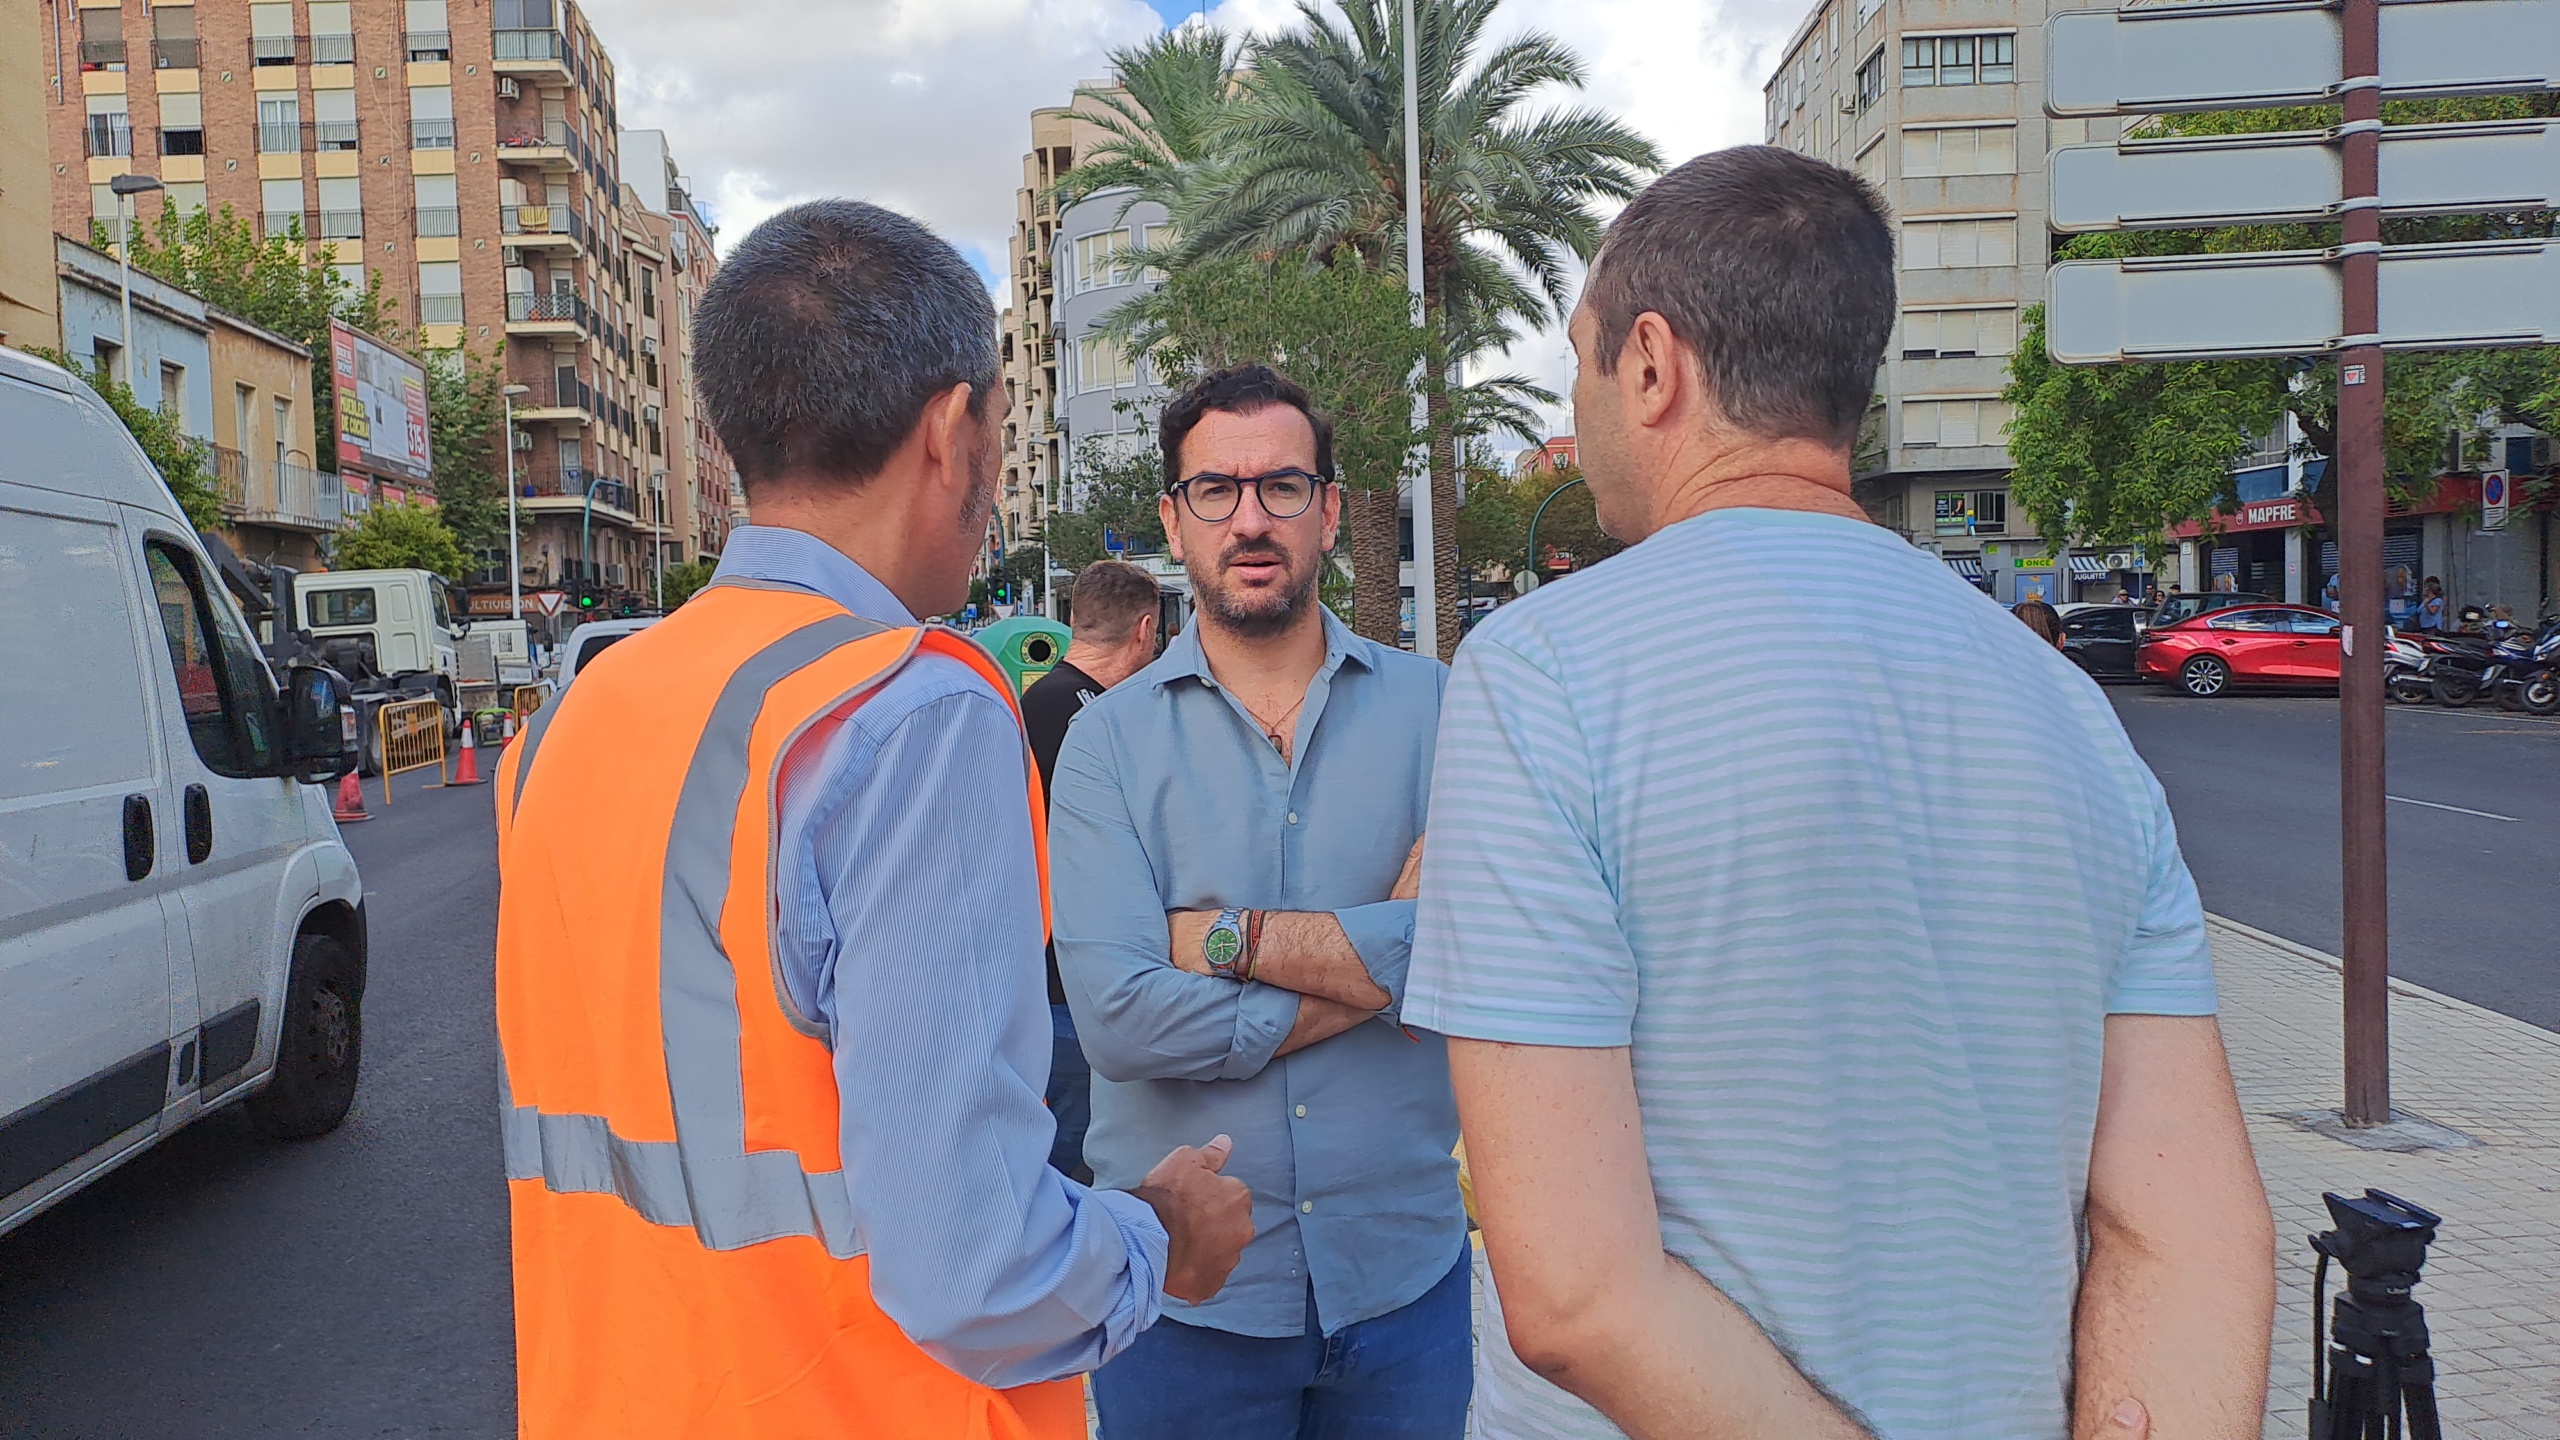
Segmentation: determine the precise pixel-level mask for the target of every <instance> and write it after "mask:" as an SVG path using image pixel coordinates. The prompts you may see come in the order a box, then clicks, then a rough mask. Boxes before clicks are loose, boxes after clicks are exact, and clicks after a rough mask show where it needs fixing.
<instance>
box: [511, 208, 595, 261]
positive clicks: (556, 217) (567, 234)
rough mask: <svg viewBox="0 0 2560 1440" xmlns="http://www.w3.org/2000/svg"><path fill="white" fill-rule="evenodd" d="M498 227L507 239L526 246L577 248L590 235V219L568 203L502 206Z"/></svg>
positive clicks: (524, 247) (527, 247) (534, 247)
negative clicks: (583, 217) (582, 217)
mask: <svg viewBox="0 0 2560 1440" xmlns="http://www.w3.org/2000/svg"><path fill="white" fill-rule="evenodd" d="M498 228H499V229H500V230H502V231H504V232H505V234H506V236H507V242H506V243H508V244H510V245H514V246H518V247H520V248H523V249H527V250H532V249H540V248H545V247H550V246H562V247H566V248H567V249H569V250H571V251H573V252H574V251H576V250H577V249H578V247H579V246H580V245H582V244H583V243H584V242H585V241H586V238H587V222H586V221H585V220H583V219H581V218H579V215H578V212H577V211H575V210H572V209H570V208H569V207H568V206H566V205H506V206H501V207H500V208H499V210H498Z"/></svg>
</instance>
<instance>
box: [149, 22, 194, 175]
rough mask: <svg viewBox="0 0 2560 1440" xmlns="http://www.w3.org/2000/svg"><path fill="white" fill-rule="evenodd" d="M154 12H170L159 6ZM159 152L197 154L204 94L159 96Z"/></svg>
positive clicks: (181, 92)
mask: <svg viewBox="0 0 2560 1440" xmlns="http://www.w3.org/2000/svg"><path fill="white" fill-rule="evenodd" d="M154 13H157V14H161V15H167V14H170V13H173V12H171V11H168V10H160V11H156V12H154ZM160 153H161V154H163V155H201V154H203V153H204V97H203V96H202V95H199V94H197V93H196V92H195V91H192V90H183V91H170V92H168V93H165V94H163V95H162V96H161V97H160Z"/></svg>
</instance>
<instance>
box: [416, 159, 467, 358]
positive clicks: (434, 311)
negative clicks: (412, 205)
mask: <svg viewBox="0 0 2560 1440" xmlns="http://www.w3.org/2000/svg"><path fill="white" fill-rule="evenodd" d="M443 178H445V179H447V180H450V179H452V178H453V177H451V176H449V175H448V176H445V177H443ZM423 179H424V177H421V181H422V182H423ZM418 323H419V324H421V325H459V324H461V323H462V262H461V261H459V260H422V261H420V262H418Z"/></svg>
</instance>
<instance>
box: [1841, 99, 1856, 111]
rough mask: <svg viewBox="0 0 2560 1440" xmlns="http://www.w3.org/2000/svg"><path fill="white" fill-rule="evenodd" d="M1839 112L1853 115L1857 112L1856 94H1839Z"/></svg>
mask: <svg viewBox="0 0 2560 1440" xmlns="http://www.w3.org/2000/svg"><path fill="white" fill-rule="evenodd" d="M1840 113H1841V114H1843V115H1855V114H1857V113H1858V97H1857V96H1855V95H1843V96H1841V97H1840Z"/></svg>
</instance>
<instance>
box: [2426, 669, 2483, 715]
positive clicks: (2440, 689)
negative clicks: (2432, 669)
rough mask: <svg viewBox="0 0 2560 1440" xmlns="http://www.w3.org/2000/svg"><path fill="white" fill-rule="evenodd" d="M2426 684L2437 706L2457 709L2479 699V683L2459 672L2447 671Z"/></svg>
mask: <svg viewBox="0 0 2560 1440" xmlns="http://www.w3.org/2000/svg"><path fill="white" fill-rule="evenodd" d="M2428 683H2429V688H2430V690H2431V692H2432V693H2433V694H2434V695H2435V697H2436V703H2437V704H2439V705H2449V706H2452V707H2454V708H2456V709H2459V708H2461V707H2462V706H2465V705H2468V704H2470V703H2471V702H2472V701H2474V700H2477V699H2479V698H2480V682H2479V681H2478V680H2477V679H2474V678H2473V677H2472V676H2470V675H2468V674H2465V673H2463V672H2462V671H2459V670H2448V671H2446V672H2445V673H2443V674H2441V675H2438V676H2436V677H2435V678H2434V679H2433V680H2432V681H2430V682H2428Z"/></svg>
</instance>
